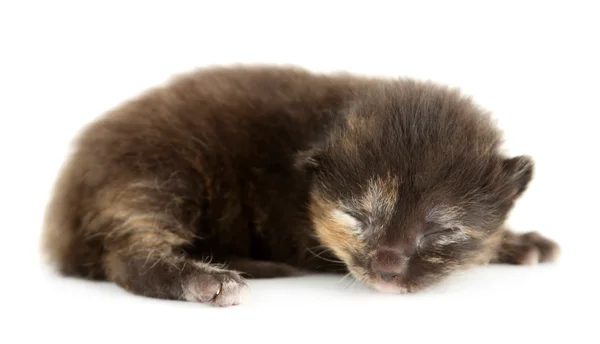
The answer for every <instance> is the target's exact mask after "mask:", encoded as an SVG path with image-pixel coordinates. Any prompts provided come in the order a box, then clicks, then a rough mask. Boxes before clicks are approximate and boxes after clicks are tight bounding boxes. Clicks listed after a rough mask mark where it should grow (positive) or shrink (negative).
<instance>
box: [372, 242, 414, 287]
mask: <svg viewBox="0 0 600 344" xmlns="http://www.w3.org/2000/svg"><path fill="white" fill-rule="evenodd" d="M407 265H408V257H406V255H405V254H404V253H403V252H401V251H399V250H395V249H389V248H383V249H379V250H377V251H376V252H375V254H374V255H373V259H372V261H371V269H372V271H373V272H374V273H375V274H376V275H377V276H378V277H379V278H381V279H382V280H383V281H385V282H392V281H398V280H400V279H401V276H402V274H403V273H404V272H405V271H406V267H407Z"/></svg>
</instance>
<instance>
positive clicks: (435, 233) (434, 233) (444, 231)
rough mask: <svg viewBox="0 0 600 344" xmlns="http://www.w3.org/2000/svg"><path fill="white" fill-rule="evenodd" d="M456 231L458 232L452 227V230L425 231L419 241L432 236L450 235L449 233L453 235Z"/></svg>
mask: <svg viewBox="0 0 600 344" xmlns="http://www.w3.org/2000/svg"><path fill="white" fill-rule="evenodd" d="M458 230H459V229H458V228H454V227H452V228H435V229H432V230H429V231H427V232H426V233H425V234H424V235H423V237H422V238H421V239H423V238H425V237H429V236H433V235H440V234H450V233H454V232H456V231H458Z"/></svg>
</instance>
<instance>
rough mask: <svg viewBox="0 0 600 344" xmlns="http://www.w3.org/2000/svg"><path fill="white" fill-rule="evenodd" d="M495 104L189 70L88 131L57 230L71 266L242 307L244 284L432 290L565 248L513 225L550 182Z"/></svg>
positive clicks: (48, 246)
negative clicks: (474, 270) (508, 130)
mask: <svg viewBox="0 0 600 344" xmlns="http://www.w3.org/2000/svg"><path fill="white" fill-rule="evenodd" d="M501 140H502V138H501V133H500V131H499V130H498V129H497V128H496V126H495V124H494V123H493V121H492V120H491V119H490V117H489V115H488V114H487V112H486V111H484V110H483V109H481V108H479V107H478V106H476V105H475V104H474V103H473V102H471V100H470V99H468V98H467V97H464V96H463V95H461V94H460V93H459V92H458V91H457V90H452V89H448V88H446V87H444V86H441V85H436V84H433V83H427V82H419V81H415V80H410V79H392V78H388V79H385V78H368V77H363V76H355V75H350V74H343V73H338V74H317V73H311V72H309V71H305V70H302V69H299V68H293V67H269V66H235V67H219V68H210V69H203V70H197V71H194V72H191V73H189V74H186V75H180V76H178V77H176V78H174V79H173V80H172V81H170V82H169V83H168V84H167V85H164V86H161V87H156V88H154V89H151V90H148V91H146V92H144V93H143V94H141V95H139V96H138V97H136V98H134V99H132V100H129V101H128V102H126V103H124V104H122V105H120V106H119V107H117V108H116V109H113V110H112V111H110V112H108V113H106V114H105V115H103V116H102V117H100V118H99V119H97V120H96V121H95V122H93V123H91V124H90V125H89V126H88V127H87V128H85V130H84V131H83V132H82V133H81V134H80V135H79V136H78V138H77V140H76V141H75V142H74V150H73V152H72V154H71V156H70V157H69V159H68V161H67V162H66V164H65V166H64V168H63V170H62V172H61V174H60V177H59V180H58V181H57V184H56V188H55V193H54V196H53V198H52V200H51V202H50V204H49V207H48V212H47V219H46V226H45V230H44V249H45V251H46V252H47V253H48V254H49V257H50V258H51V259H52V261H53V262H54V263H56V265H57V266H58V268H59V270H60V271H61V272H62V273H63V274H66V275H75V276H81V277H86V278H94V279H108V280H111V281H114V282H115V283H118V284H119V285H121V286H123V287H124V288H126V289H128V290H130V291H131V292H133V293H136V294H140V295H146V296H150V297H156V298H166V299H182V300H188V301H200V302H209V303H211V304H215V305H221V306H229V305H234V304H238V303H239V302H241V301H242V298H243V295H245V294H246V292H247V286H246V283H245V282H244V277H275V276H291V275H297V274H301V273H304V272H307V271H328V272H340V273H344V272H348V271H349V272H351V273H352V274H353V275H354V277H356V278H357V279H359V280H361V281H363V282H364V283H366V284H368V285H370V286H372V287H374V288H375V289H378V290H382V291H392V292H405V291H414V290H418V289H420V288H423V287H426V286H428V285H431V284H432V283H434V282H436V281H439V280H441V279H443V277H445V276H447V275H448V274H450V273H452V272H453V271H456V270H458V269H463V268H466V267H468V266H471V265H473V264H482V263H488V262H497V263H513V264H525V263H534V262H538V261H548V260H551V259H554V258H556V256H557V252H558V247H557V246H556V244H555V243H553V242H552V241H550V240H548V239H545V238H543V237H541V236H540V235H538V234H533V233H530V234H526V235H517V234H514V233H511V232H509V231H508V230H506V229H505V228H504V227H503V223H504V221H505V219H506V217H507V216H508V213H509V211H510V210H511V208H512V207H513V205H514V203H515V201H516V200H517V199H518V197H519V196H520V195H521V194H522V193H523V192H524V191H525V190H526V188H527V185H528V183H529V182H530V180H531V178H532V175H533V162H532V159H530V158H528V157H523V156H521V157H507V156H504V155H503V154H502V153H501V151H500V144H501Z"/></svg>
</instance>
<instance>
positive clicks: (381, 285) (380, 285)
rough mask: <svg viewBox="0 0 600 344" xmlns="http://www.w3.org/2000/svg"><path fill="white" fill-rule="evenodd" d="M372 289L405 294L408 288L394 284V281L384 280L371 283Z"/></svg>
mask: <svg viewBox="0 0 600 344" xmlns="http://www.w3.org/2000/svg"><path fill="white" fill-rule="evenodd" d="M371 286H372V287H373V289H375V290H377V291H379V292H382V293H388V294H406V293H408V292H409V290H408V288H406V287H403V286H400V285H397V284H394V283H386V282H381V281H378V282H374V283H373V284H372V285H371Z"/></svg>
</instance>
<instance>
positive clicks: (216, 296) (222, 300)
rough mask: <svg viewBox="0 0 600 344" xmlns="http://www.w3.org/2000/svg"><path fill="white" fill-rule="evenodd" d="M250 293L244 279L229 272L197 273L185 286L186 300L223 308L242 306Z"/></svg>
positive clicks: (184, 296)
mask: <svg viewBox="0 0 600 344" xmlns="http://www.w3.org/2000/svg"><path fill="white" fill-rule="evenodd" d="M248 292H249V288H248V285H247V284H246V282H245V281H244V279H243V278H241V277H240V276H239V275H238V274H237V273H236V272H233V271H227V270H219V271H216V272H212V271H211V272H200V273H197V274H195V275H193V276H191V277H190V278H189V279H188V280H187V281H186V283H185V284H184V286H183V298H184V299H185V300H187V301H196V302H202V303H210V304H212V305H215V306H221V307H226V306H235V305H238V304H240V303H241V302H243V300H244V298H245V297H246V296H247V295H248Z"/></svg>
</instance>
